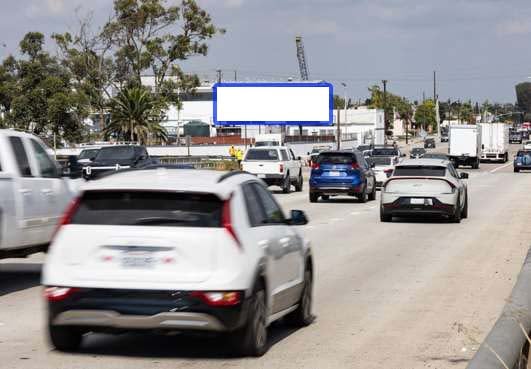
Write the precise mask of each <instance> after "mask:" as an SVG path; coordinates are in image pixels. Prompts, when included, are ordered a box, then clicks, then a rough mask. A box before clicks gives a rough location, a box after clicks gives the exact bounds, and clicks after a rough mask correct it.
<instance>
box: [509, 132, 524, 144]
mask: <svg viewBox="0 0 531 369" xmlns="http://www.w3.org/2000/svg"><path fill="white" fill-rule="evenodd" d="M509 143H513V144H521V143H522V132H518V131H511V132H510V133H509Z"/></svg>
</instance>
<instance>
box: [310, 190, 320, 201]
mask: <svg viewBox="0 0 531 369" xmlns="http://www.w3.org/2000/svg"><path fill="white" fill-rule="evenodd" d="M317 200H319V194H317V193H312V192H310V202H317Z"/></svg>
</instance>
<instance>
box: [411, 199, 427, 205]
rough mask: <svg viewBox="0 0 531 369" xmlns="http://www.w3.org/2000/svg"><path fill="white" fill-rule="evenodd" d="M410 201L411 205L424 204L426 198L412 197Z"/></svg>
mask: <svg viewBox="0 0 531 369" xmlns="http://www.w3.org/2000/svg"><path fill="white" fill-rule="evenodd" d="M409 203H410V204H411V205H424V199H410V200H409Z"/></svg>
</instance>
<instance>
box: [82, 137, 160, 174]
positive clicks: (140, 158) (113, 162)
mask: <svg viewBox="0 0 531 369" xmlns="http://www.w3.org/2000/svg"><path fill="white" fill-rule="evenodd" d="M154 163H155V161H154V160H153V159H152V158H150V156H149V154H148V152H147V150H146V148H145V147H144V146H138V145H116V146H106V147H102V148H101V149H100V150H99V152H98V154H97V155H96V158H94V160H93V161H92V162H91V163H90V164H88V165H84V166H83V178H85V179H86V180H89V179H97V178H99V177H100V176H102V175H103V174H105V173H108V172H112V171H118V170H122V169H132V168H135V169H141V168H144V167H146V166H149V165H153V164H154Z"/></svg>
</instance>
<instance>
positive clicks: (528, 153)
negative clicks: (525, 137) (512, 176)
mask: <svg viewBox="0 0 531 369" xmlns="http://www.w3.org/2000/svg"><path fill="white" fill-rule="evenodd" d="M513 168H514V172H515V173H518V172H519V171H521V170H531V150H519V151H518V152H517V153H516V156H515V157H514V162H513Z"/></svg>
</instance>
